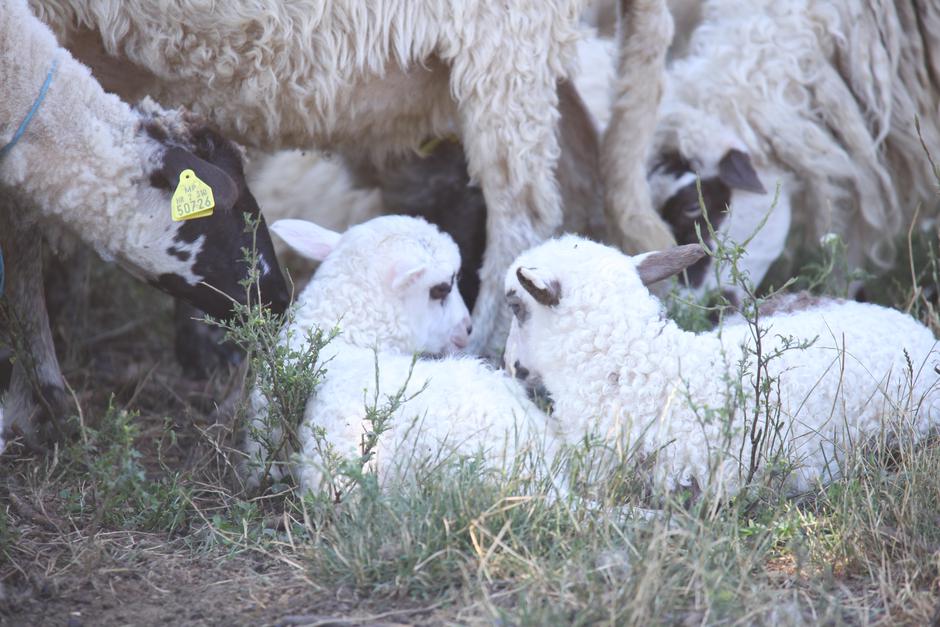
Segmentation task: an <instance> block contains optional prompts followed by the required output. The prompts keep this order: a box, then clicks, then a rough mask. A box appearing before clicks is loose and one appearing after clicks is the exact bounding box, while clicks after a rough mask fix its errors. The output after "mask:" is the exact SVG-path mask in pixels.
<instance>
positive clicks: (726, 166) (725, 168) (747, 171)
mask: <svg viewBox="0 0 940 627" xmlns="http://www.w3.org/2000/svg"><path fill="white" fill-rule="evenodd" d="M718 179H719V180H720V181H721V182H722V183H724V184H725V185H727V186H728V187H730V188H731V189H740V190H743V191H745V192H752V193H754V194H766V193H767V190H766V189H765V188H764V184H763V183H761V182H760V179H759V178H758V177H757V172H756V171H755V170H754V165H753V164H752V163H751V156H750V155H749V154H747V153H746V152H743V151H741V150H738V149H736V148H732V149H731V150H729V151H728V152H726V153H725V156H724V157H722V158H721V161H719V162H718Z"/></svg>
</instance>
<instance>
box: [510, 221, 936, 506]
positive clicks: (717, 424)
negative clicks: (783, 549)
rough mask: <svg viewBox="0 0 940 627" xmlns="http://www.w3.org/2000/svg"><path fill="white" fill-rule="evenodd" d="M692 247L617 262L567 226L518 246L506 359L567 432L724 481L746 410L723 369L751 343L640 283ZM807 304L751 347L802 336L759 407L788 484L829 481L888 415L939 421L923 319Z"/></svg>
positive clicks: (679, 266)
mask: <svg viewBox="0 0 940 627" xmlns="http://www.w3.org/2000/svg"><path fill="white" fill-rule="evenodd" d="M702 254H703V251H702V249H701V247H700V246H699V245H687V246H681V247H678V248H674V249H671V250H667V251H663V252H653V253H647V254H645V255H639V256H636V257H628V256H626V255H623V254H622V253H620V252H618V251H616V250H614V249H612V248H608V247H606V246H603V245H600V244H597V243H594V242H590V241H587V240H584V239H582V238H579V237H576V236H565V237H562V238H560V239H557V240H552V241H549V242H546V243H545V244H543V245H541V246H539V247H536V248H534V249H532V250H530V251H528V252H526V253H524V254H522V255H521V256H520V257H519V258H518V259H517V260H516V261H515V263H513V264H512V266H511V267H510V269H509V271H508V273H507V275H506V283H505V286H506V297H507V299H508V301H509V305H510V308H511V309H512V311H513V314H514V320H513V324H512V328H511V331H510V336H509V341H508V344H507V350H506V362H507V364H512V365H513V367H514V369H515V370H516V373H517V376H519V375H520V373H521V374H524V375H526V376H527V378H528V379H537V380H539V382H540V383H541V385H542V386H544V388H545V389H546V390H547V392H548V393H549V394H550V395H551V398H552V400H553V402H554V415H553V418H554V419H555V420H556V424H557V428H558V429H559V430H561V432H563V434H564V437H565V438H566V439H568V440H569V441H570V440H577V439H579V438H581V437H583V436H584V434H585V433H586V432H588V431H598V432H600V433H601V434H606V435H607V436H609V437H611V438H613V439H615V440H616V439H622V440H621V443H623V444H624V449H625V450H630V447H637V451H638V452H639V453H640V457H641V458H642V457H646V458H647V461H649V462H651V463H653V468H654V470H653V477H654V479H655V480H656V481H659V482H662V484H663V485H665V486H666V487H667V488H675V487H676V486H679V485H689V484H691V485H696V484H697V485H699V486H704V485H705V484H706V483H707V482H709V481H710V480H711V481H717V482H719V483H718V484H717V485H720V484H722V483H723V484H724V487H725V488H727V489H728V490H729V491H732V492H733V491H734V490H736V489H737V488H738V487H740V483H739V482H740V477H739V475H738V469H739V465H738V464H739V461H740V462H741V463H743V464H744V465H745V468H746V467H747V463H748V458H747V454H748V453H747V449H745V450H744V454H743V455H742V456H741V457H740V458H739V457H738V456H739V452H740V451H741V450H742V449H741V446H742V440H741V438H742V437H744V436H743V433H742V431H743V429H742V427H743V424H744V421H745V420H750V419H752V417H753V416H754V411H755V408H756V407H757V405H756V400H755V394H754V389H753V383H754V380H753V375H752V374H750V373H746V374H743V375H740V374H739V371H738V369H737V367H738V364H739V362H740V360H741V359H744V358H747V356H748V354H749V353H748V352H747V349H746V348H745V347H750V349H751V350H753V349H754V348H755V340H754V337H753V327H752V326H751V325H748V324H742V323H738V324H729V325H725V326H724V327H723V328H720V329H717V330H715V331H713V332H708V333H699V334H695V333H691V332H687V331H683V330H681V329H680V328H679V327H677V326H676V324H675V322H673V321H671V320H668V319H666V318H665V316H664V311H663V306H662V304H661V303H660V301H659V300H658V299H657V298H655V297H654V296H653V295H652V294H650V292H649V290H648V289H647V286H648V285H650V284H651V283H654V282H656V281H659V280H662V279H664V278H667V277H669V276H671V275H674V274H676V273H678V272H681V271H682V270H683V269H684V268H686V267H688V266H689V265H691V264H692V263H694V262H695V261H696V260H698V259H699V258H700V257H701V256H702ZM808 304H809V305H810V306H809V308H807V309H802V310H799V307H796V309H797V310H795V311H791V309H793V306H796V303H795V302H790V306H784V307H783V308H782V309H781V310H779V311H778V312H777V313H776V314H773V315H770V316H768V317H764V318H761V320H760V325H761V326H762V327H764V328H767V329H769V332H768V333H767V334H766V335H765V336H763V339H762V351H763V354H764V355H770V354H772V353H773V351H776V350H781V349H783V348H784V347H785V346H787V345H788V344H790V345H792V344H793V343H792V341H791V340H790V339H789V338H793V339H794V340H795V341H808V340H813V339H814V338H815V342H814V343H812V345H811V346H810V347H808V348H801V349H796V348H793V349H790V350H784V351H783V352H782V354H780V355H779V356H776V357H774V358H773V359H771V360H770V362H769V364H768V368H767V374H768V375H769V377H772V378H775V379H776V380H777V382H778V384H777V385H775V388H776V389H772V393H771V404H773V405H776V404H777V403H779V408H780V412H781V413H780V419H781V421H782V424H783V430H782V431H781V432H780V437H781V438H783V440H784V442H785V444H786V447H787V450H788V452H789V453H790V455H791V457H792V458H793V459H795V460H798V463H797V467H796V468H795V469H794V473H793V475H792V477H791V479H792V482H791V484H790V486H789V487H790V488H791V489H794V490H797V491H801V490H804V489H806V488H808V487H809V486H810V485H811V484H812V483H814V482H815V481H817V480H825V479H828V478H829V477H831V476H834V475H835V474H836V473H837V472H838V467H837V461H838V460H841V459H844V452H845V450H846V449H848V448H849V447H850V444H851V443H855V442H859V441H861V439H862V438H863V437H864V436H865V435H877V434H878V433H879V432H880V431H881V430H882V429H884V428H885V427H886V425H887V418H888V417H889V416H892V415H897V416H900V417H902V418H903V419H905V420H907V421H910V424H911V426H912V427H913V428H914V429H916V430H917V431H918V432H919V433H924V432H925V431H926V430H927V429H928V428H930V427H932V426H935V425H936V424H937V423H938V422H940V389H938V372H940V371H938V370H935V368H936V367H937V364H938V361H940V359H938V358H940V353H938V351H937V350H936V340H935V339H934V337H933V335H932V334H931V332H930V331H929V330H928V329H927V328H926V327H924V326H923V325H921V324H920V323H918V322H917V321H915V320H914V319H913V318H911V317H910V316H908V315H905V314H903V313H900V312H898V311H895V310H892V309H887V308H884V307H878V306H874V305H868V304H861V303H856V302H842V301H828V302H821V303H815V306H814V303H812V302H810V303H808ZM909 366H910V368H911V371H909V369H908V368H909ZM739 377H740V378H739ZM765 380H767V379H765ZM911 382H913V385H912V386H911ZM739 383H740V386H741V388H740V389H741V391H742V392H743V394H744V399H745V400H744V402H743V403H741V404H740V406H738V407H736V409H734V410H732V413H731V416H732V418H730V419H728V418H727V417H723V414H722V413H721V410H722V409H723V408H728V407H729V406H730V407H734V404H733V400H731V399H729V397H728V394H729V390H734V389H735V388H736V387H737V385H738V384H739ZM729 404H730V405H729ZM761 424H763V423H761ZM712 468H714V469H715V470H716V474H714V475H711V474H710V472H709V471H710V469H712ZM712 485H716V484H712Z"/></svg>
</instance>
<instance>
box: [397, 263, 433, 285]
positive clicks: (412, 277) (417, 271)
mask: <svg viewBox="0 0 940 627" xmlns="http://www.w3.org/2000/svg"><path fill="white" fill-rule="evenodd" d="M427 270H428V267H427V266H426V265H424V264H420V265H398V266H396V267H394V268H392V271H391V276H390V283H391V284H392V289H394V290H399V289H402V288H405V287H408V286H410V285H414V283H415V281H417V280H418V279H420V278H421V277H422V276H424V273H425V272H427Z"/></svg>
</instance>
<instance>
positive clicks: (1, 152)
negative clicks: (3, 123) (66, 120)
mask: <svg viewBox="0 0 940 627" xmlns="http://www.w3.org/2000/svg"><path fill="white" fill-rule="evenodd" d="M58 65H59V60H58V59H53V61H52V67H50V68H49V73H48V74H46V80H45V81H44V82H43V84H42V87H41V88H40V89H39V95H38V96H36V102H34V103H33V106H32V107H31V108H30V110H29V113H27V114H26V117H25V118H23V121H22V123H20V127H19V128H18V129H16V132H15V133H13V139H11V140H10V143H8V144H7V145H6V146H4V147H3V148H0V161H2V160H3V158H4V157H6V156H7V153H8V152H10V151H11V150H12V149H13V146H15V145H16V142H18V141H20V138H21V137H23V133H25V132H26V127H27V126H29V123H30V122H31V121H32V120H33V116H34V115H36V111H38V110H39V105H41V104H42V101H43V100H45V98H46V92H47V91H49V85H51V84H52V75H53V74H55V70H56V67H57V66H58ZM0 271H2V266H0ZM2 276H3V275H2V272H0V278H2ZM2 287H3V283H2V281H0V288H2Z"/></svg>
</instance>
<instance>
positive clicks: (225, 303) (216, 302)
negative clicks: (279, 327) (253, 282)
mask: <svg viewBox="0 0 940 627" xmlns="http://www.w3.org/2000/svg"><path fill="white" fill-rule="evenodd" d="M145 128H146V130H147V132H148V133H149V134H150V135H151V137H154V138H157V139H158V138H160V137H163V138H164V140H165V141H168V140H166V139H165V138H166V133H165V132H164V130H163V129H162V128H160V127H159V126H157V125H153V124H150V125H147V126H146V127H145ZM191 139H192V147H191V148H185V149H183V148H180V147H178V146H171V147H170V148H169V149H168V150H167V155H166V156H165V159H166V161H165V162H164V164H163V166H164V167H162V168H160V169H158V170H157V171H155V172H154V173H153V174H152V176H151V185H153V186H154V187H156V188H158V189H164V190H167V191H170V192H172V191H173V190H174V189H175V188H176V186H177V185H178V183H179V178H178V177H179V171H181V168H184V166H185V167H192V169H193V170H194V171H196V173H197V175H198V176H200V178H203V175H202V174H201V172H203V173H204V172H208V173H209V174H206V176H208V177H209V179H210V180H207V181H206V182H207V183H209V184H210V186H211V187H212V188H213V194H215V191H216V187H217V186H219V189H220V190H221V191H222V194H221V196H220V200H221V201H222V204H220V203H219V202H218V201H217V203H216V208H215V210H214V212H213V214H212V215H211V216H209V217H206V218H198V219H195V220H186V221H184V222H182V223H180V224H179V226H178V227H177V229H176V234H175V235H174V238H173V239H174V240H175V241H176V242H178V243H180V244H187V245H192V244H193V243H194V242H196V241H197V240H199V239H200V238H203V239H202V244H201V246H200V247H199V250H197V251H196V252H195V258H194V259H193V258H192V257H193V255H192V254H191V253H189V252H187V251H185V250H183V248H184V247H178V246H171V247H170V248H168V249H167V253H168V254H170V255H173V256H174V257H176V258H178V259H180V260H181V261H184V262H191V267H190V269H191V272H192V273H193V274H194V275H196V276H198V277H201V278H202V281H204V282H205V283H207V284H208V285H211V286H212V287H208V286H207V285H202V284H196V285H190V284H189V283H187V282H186V281H185V280H184V279H183V278H182V277H181V276H179V275H176V274H170V273H165V274H161V275H160V276H158V277H157V278H156V279H155V280H153V281H151V283H152V284H153V285H155V286H156V287H158V288H159V289H161V290H164V291H167V292H169V293H170V294H172V295H174V296H177V297H179V298H182V299H184V300H186V301H187V302H189V303H190V304H192V305H193V306H195V307H198V308H199V309H202V310H203V311H205V312H207V313H209V314H211V315H213V316H216V317H222V318H225V317H228V316H229V315H231V313H232V308H233V300H234V301H235V302H238V303H241V304H245V299H246V296H247V295H246V290H245V289H244V287H242V285H241V284H240V281H242V280H243V279H245V278H246V277H247V276H248V267H247V265H246V263H245V261H244V258H243V257H244V254H243V252H242V249H243V248H250V247H251V245H252V234H251V233H250V232H246V231H245V214H248V215H249V216H250V217H251V218H252V219H254V220H259V221H260V224H259V226H258V229H257V233H256V238H255V242H254V243H255V245H256V246H257V251H258V256H259V259H260V260H261V266H262V267H261V268H260V270H261V276H260V278H259V284H260V293H261V301H262V302H263V303H265V304H267V305H269V306H270V307H271V309H272V310H273V311H275V312H276V313H278V314H280V313H283V312H284V311H285V310H286V309H287V306H288V304H289V300H290V297H289V293H288V290H287V284H286V283H285V281H284V277H283V276H282V274H281V271H280V267H279V266H278V263H277V258H276V256H275V254H274V245H273V243H272V242H271V237H270V235H269V233H268V230H267V226H266V225H265V222H264V218H263V217H262V216H261V211H260V209H259V207H258V203H257V201H256V200H255V198H254V196H253V195H252V194H251V191H250V190H249V189H248V187H247V185H246V184H245V175H244V171H243V169H242V161H241V155H240V154H239V152H238V150H237V148H236V147H235V146H234V144H232V143H231V142H229V141H228V140H226V139H225V138H223V137H222V136H220V135H218V134H217V133H215V132H214V131H212V130H210V129H209V128H207V127H203V128H199V129H195V130H194V131H193V132H192V137H191ZM187 151H188V152H187ZM187 154H190V155H191V156H186V155H187ZM200 163H201V164H205V165H200ZM203 180H205V179H203ZM210 181H211V182H210ZM167 213H169V206H167ZM187 247H188V246H187ZM213 288H215V289H213ZM217 290H218V291H217ZM219 291H221V292H222V293H219Z"/></svg>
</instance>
